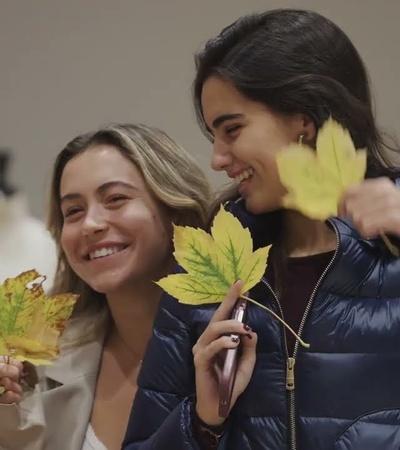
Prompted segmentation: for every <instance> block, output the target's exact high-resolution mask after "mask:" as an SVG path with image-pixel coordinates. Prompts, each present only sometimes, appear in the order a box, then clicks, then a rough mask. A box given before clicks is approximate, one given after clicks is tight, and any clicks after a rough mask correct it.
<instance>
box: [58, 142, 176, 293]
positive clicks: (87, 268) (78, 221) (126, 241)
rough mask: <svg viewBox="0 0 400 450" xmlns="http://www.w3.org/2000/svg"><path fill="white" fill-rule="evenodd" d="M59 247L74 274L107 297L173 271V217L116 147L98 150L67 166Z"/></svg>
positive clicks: (88, 151) (62, 185)
mask: <svg viewBox="0 0 400 450" xmlns="http://www.w3.org/2000/svg"><path fill="white" fill-rule="evenodd" d="M60 198H61V209H62V213H63V217H64V223H63V227H62V233H61V245H62V248H63V250H64V252H65V255H66V257H67V260H68V262H69V264H70V265H71V267H72V269H73V270H74V271H75V272H76V274H77V275H78V276H79V277H80V278H82V279H83V280H84V281H85V282H86V283H87V284H89V285H90V286H91V287H92V288H93V289H94V290H96V291H98V292H102V293H105V294H111V293H118V291H121V290H122V289H126V288H130V287H132V288H134V286H138V283H141V282H148V281H151V280H156V279H158V278H160V277H161V276H163V275H164V274H165V273H166V272H167V271H168V269H169V264H170V261H171V233H172V227H171V223H170V220H169V218H168V217H167V216H166V214H165V213H164V212H163V211H162V210H161V208H160V207H159V205H158V203H157V202H156V201H155V200H154V198H153V196H152V195H151V193H150V192H149V190H148V188H147V187H146V185H145V183H144V180H143V178H142V176H141V174H140V172H139V171H138V169H137V168H136V167H135V166H134V164H132V162H131V161H129V160H128V159H126V158H125V157H124V156H123V155H122V154H121V153H120V151H119V150H118V149H117V148H115V147H112V146H108V145H101V146H94V147H91V148H89V149H88V150H86V151H85V152H84V153H82V154H80V155H78V156H75V157H74V158H73V159H71V160H70V161H69V162H68V163H67V165H66V166H65V169H64V172H63V174H62V178H61V185H60Z"/></svg>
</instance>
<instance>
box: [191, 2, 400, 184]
mask: <svg viewBox="0 0 400 450" xmlns="http://www.w3.org/2000/svg"><path fill="white" fill-rule="evenodd" d="M195 60H196V71H197V72H196V78H195V81H194V85H193V99H194V105H195V109H196V115H197V119H198V121H199V124H200V126H201V128H202V130H203V131H204V133H205V134H208V132H207V129H206V126H205V123H204V118H203V111H202V105H201V93H202V89H203V84H204V82H205V81H206V80H207V79H208V78H209V77H210V76H218V77H221V78H222V79H225V80H227V81H229V82H231V83H232V84H233V85H234V86H235V87H236V88H237V89H238V90H239V92H241V93H242V94H243V95H244V96H245V97H247V98H249V99H251V100H254V101H258V102H261V103H264V104H265V105H267V106H268V108H270V109H271V110H273V111H275V112H277V113H281V114H288V115H290V114H297V113H303V114H306V115H307V116H308V117H310V118H311V119H312V121H313V122H314V124H315V126H316V128H317V129H319V128H320V127H321V125H322V124H323V123H324V122H325V121H326V120H327V119H328V118H329V117H330V116H331V117H332V118H333V119H335V120H336V121H338V122H339V123H341V124H342V125H343V126H344V127H345V128H347V129H348V130H349V132H350V134H351V136H352V138H353V140H354V143H355V145H356V148H365V147H366V148H367V149H368V167H367V174H366V177H367V178H372V177H378V176H389V177H397V176H400V167H397V168H396V167H395V166H396V164H395V163H394V162H393V161H392V158H391V156H392V154H397V155H400V151H399V148H398V146H397V145H392V146H390V145H389V144H388V143H385V141H384V138H383V136H382V134H381V132H380V131H379V129H378V127H377V124H376V122H375V118H374V112H373V105H372V100H371V91H370V83H369V79H368V74H367V71H366V69H365V66H364V63H363V61H362V59H361V57H360V55H359V53H358V52H357V50H356V48H355V47H354V45H353V44H352V42H351V41H350V39H349V38H348V37H347V35H346V34H345V33H344V32H343V31H342V30H341V29H340V28H339V27H338V26H336V25H335V24H334V23H333V22H331V21H330V20H329V19H327V18H325V17H323V16H321V15H320V14H317V13H315V12H313V11H307V10H297V9H276V10H271V11H267V12H264V13H259V14H251V15H247V16H244V17H241V18H239V19H237V20H236V21H235V22H233V23H232V24H231V25H229V26H228V27H226V28H224V29H223V30H222V31H221V33H220V34H219V35H218V36H217V37H215V38H213V39H210V40H209V41H208V42H207V43H206V45H205V47H204V48H203V49H202V50H201V51H200V52H199V53H197V55H196V57H195ZM397 157H399V156H397Z"/></svg>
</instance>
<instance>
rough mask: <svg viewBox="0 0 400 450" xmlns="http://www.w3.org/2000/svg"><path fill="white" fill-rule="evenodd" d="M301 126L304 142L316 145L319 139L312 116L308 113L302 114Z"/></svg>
mask: <svg viewBox="0 0 400 450" xmlns="http://www.w3.org/2000/svg"><path fill="white" fill-rule="evenodd" d="M301 127H302V130H301V134H303V135H304V140H303V142H305V143H307V144H308V145H310V146H311V147H315V141H316V139H317V128H316V126H315V124H314V122H313V120H312V119H311V117H310V116H308V115H307V114H302V115H301Z"/></svg>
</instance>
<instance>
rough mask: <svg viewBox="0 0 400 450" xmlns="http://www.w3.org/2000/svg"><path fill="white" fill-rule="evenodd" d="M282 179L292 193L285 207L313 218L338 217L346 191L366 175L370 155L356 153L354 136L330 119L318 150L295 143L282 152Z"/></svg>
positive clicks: (279, 159) (288, 196) (279, 154)
mask: <svg viewBox="0 0 400 450" xmlns="http://www.w3.org/2000/svg"><path fill="white" fill-rule="evenodd" d="M276 161H277V166H278V171H279V176H280V179H281V181H282V183H283V185H284V186H285V187H286V189H287V190H288V194H287V195H286V196H285V198H284V206H285V208H287V209H294V210H297V211H299V212H301V213H302V214H304V215H305V216H308V217H310V218H311V219H317V220H326V219H327V218H329V217H331V216H335V215H337V209H338V203H339V200H340V198H341V196H342V195H343V193H344V192H345V190H346V189H347V188H348V187H350V186H352V185H356V184H359V183H360V182H361V181H362V180H363V179H364V176H365V171H366V167H367V153H366V150H365V149H360V150H356V148H355V146H354V143H353V141H352V139H351V136H350V133H349V132H348V131H347V130H346V129H344V128H343V127H342V126H341V125H340V124H339V123H337V122H336V121H334V120H333V119H328V120H327V121H326V122H325V124H324V125H323V126H322V128H321V129H320V131H319V133H318V135H317V142H316V150H314V149H312V148H310V147H308V146H306V145H303V144H292V145H290V146H288V147H286V148H285V149H283V150H282V151H281V152H279V153H278V155H277V158H276Z"/></svg>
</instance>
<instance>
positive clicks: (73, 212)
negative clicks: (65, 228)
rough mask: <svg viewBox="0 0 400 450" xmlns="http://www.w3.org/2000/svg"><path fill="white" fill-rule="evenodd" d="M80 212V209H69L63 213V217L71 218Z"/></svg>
mask: <svg viewBox="0 0 400 450" xmlns="http://www.w3.org/2000/svg"><path fill="white" fill-rule="evenodd" d="M80 211H82V208H78V207H74V208H69V209H67V210H66V211H65V212H64V217H72V216H74V215H76V214H78V213H79V212H80Z"/></svg>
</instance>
